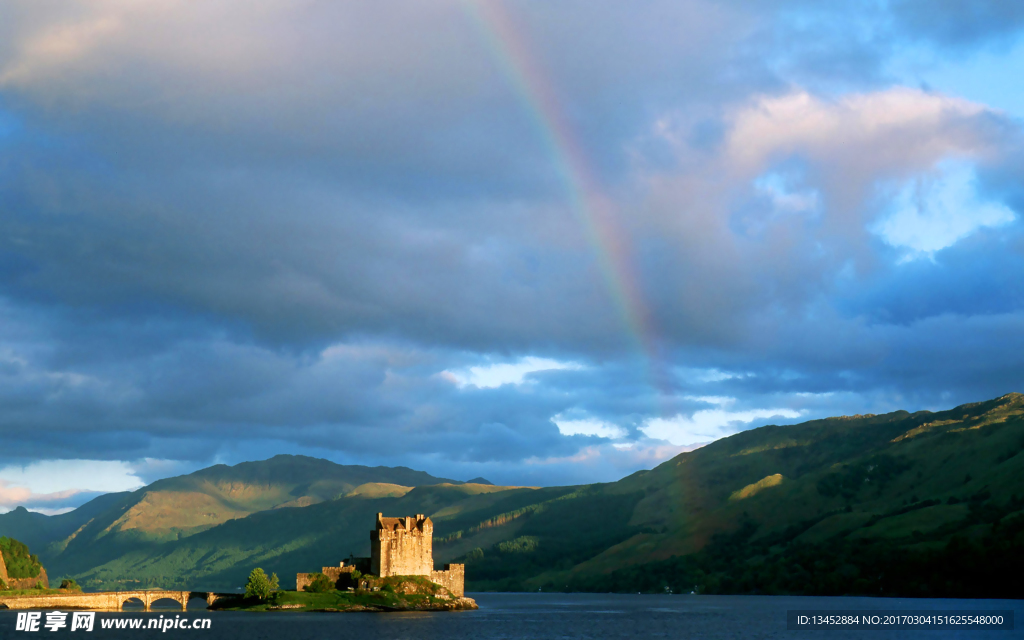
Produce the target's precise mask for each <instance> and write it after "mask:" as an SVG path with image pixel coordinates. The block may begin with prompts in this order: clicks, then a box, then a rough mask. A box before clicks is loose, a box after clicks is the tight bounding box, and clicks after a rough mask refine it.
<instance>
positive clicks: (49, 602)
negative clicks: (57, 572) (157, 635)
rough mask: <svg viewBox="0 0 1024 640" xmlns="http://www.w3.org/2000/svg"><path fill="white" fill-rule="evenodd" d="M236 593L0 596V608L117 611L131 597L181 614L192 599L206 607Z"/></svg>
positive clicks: (234, 595) (118, 592) (162, 592)
mask: <svg viewBox="0 0 1024 640" xmlns="http://www.w3.org/2000/svg"><path fill="white" fill-rule="evenodd" d="M238 597H240V594H237V593H212V592H207V591H161V590H153V591H150V590H145V591H100V592H96V593H55V594H47V595H26V596H0V609H99V610H103V611H120V610H121V609H123V608H124V605H125V604H126V603H127V602H128V601H129V600H132V599H133V598H134V599H135V600H138V601H139V602H141V603H142V605H143V606H144V607H145V608H146V611H149V608H150V606H151V605H152V604H153V603H154V602H156V601H157V600H173V601H175V602H177V603H178V604H180V605H181V610H182V611H184V610H185V609H186V607H187V606H188V601H189V600H191V599H192V598H202V599H203V600H205V601H206V604H207V606H209V605H211V604H213V603H214V602H215V601H217V600H219V599H221V598H238Z"/></svg>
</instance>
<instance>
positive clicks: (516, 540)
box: [0, 393, 1024, 595]
mask: <svg viewBox="0 0 1024 640" xmlns="http://www.w3.org/2000/svg"><path fill="white" fill-rule="evenodd" d="M1022 451H1024V396H1022V395H1021V394H1017V393H1013V394H1007V395H1004V396H1001V397H999V398H996V399H993V400H988V401H983V402H975V403H969V404H965V405H960V406H958V407H954V408H953V409H949V410H945V411H939V412H929V411H918V412H915V413H910V412H907V411H902V410H901V411H895V412H891V413H887V414H880V415H857V416H842V417H835V418H824V419H819V420H811V421H807V422H804V423H800V424H796V425H785V426H778V425H768V426H765V427H761V428H758V429H751V430H748V431H744V432H741V433H738V434H735V435H733V436H730V437H728V438H723V439H721V440H718V441H715V442H713V443H710V444H708V445H706V446H704V447H702V448H700V449H696V450H694V451H689V452H685V453H682V454H680V455H678V456H676V457H674V458H672V459H670V460H668V461H666V462H664V463H662V464H660V465H658V466H656V467H655V468H653V469H649V470H643V471H639V472H636V473H633V474H631V475H629V476H627V477H625V478H622V479H621V480H619V481H616V482H610V483H598V484H590V485H578V486H568V487H539V488H538V487H495V486H492V485H484V484H479V483H472V484H471V483H457V482H452V481H444V480H443V479H438V478H434V477H433V476H427V477H428V478H429V479H430V481H431V482H432V484H420V485H418V486H411V485H409V484H402V483H399V482H394V483H386V482H385V483H381V482H378V483H366V484H365V485H359V487H363V489H362V490H357V489H358V487H355V488H353V489H352V490H350V491H347V492H345V493H344V494H336V495H335V497H333V498H331V499H320V500H319V501H317V502H314V503H310V504H306V505H299V504H288V503H286V502H281V501H280V500H282V499H283V498H285V497H292V498H293V499H294V495H292V494H291V493H288V492H284V493H282V492H281V491H277V493H275V494H274V496H271V497H269V498H268V497H267V495H262V494H261V495H248V494H246V493H245V491H241V492H237V491H236V492H235V493H232V492H231V490H227V493H226V494H224V495H225V500H228V502H231V501H235V502H232V504H239V503H238V500H242V501H243V502H244V504H246V505H250V506H254V505H257V503H258V504H270V503H274V502H275V501H278V502H277V508H266V509H262V510H257V511H253V512H252V513H249V514H247V515H244V516H241V517H237V518H227V519H224V520H223V521H222V522H220V523H218V524H215V525H213V526H209V527H203V528H193V529H190V530H189V531H185V532H184V533H185V535H181V533H182V532H178V535H174V536H170V535H163V534H160V535H150V534H152V532H157V533H158V534H159V533H160V531H162V530H161V529H160V527H158V526H156V525H158V524H159V523H160V520H159V518H158V517H156V516H154V517H153V518H151V519H150V521H148V522H149V524H148V525H147V526H150V527H151V529H150V530H149V531H150V534H144V533H143V531H142V530H139V529H131V528H125V527H124V526H123V525H124V522H127V521H129V520H131V518H128V519H127V520H123V521H121V524H119V525H117V526H116V527H115V526H113V525H114V524H115V523H116V522H118V519H119V518H121V517H122V516H123V515H124V513H125V512H126V511H129V510H130V507H134V506H136V505H138V504H139V501H138V500H135V501H134V502H133V500H134V498H132V496H134V494H131V496H129V497H130V498H131V499H129V500H123V499H119V498H116V497H115V498H110V499H109V506H110V508H108V509H107V510H106V511H102V512H101V513H99V514H97V515H94V516H93V517H92V519H91V520H90V521H89V523H86V524H85V525H83V527H82V529H81V530H80V533H79V535H78V536H77V537H75V538H74V539H72V540H71V541H70V542H69V543H68V544H66V545H65V548H64V549H58V548H56V547H54V546H51V547H48V549H47V552H46V553H45V554H41V556H43V557H44V558H45V559H46V561H47V564H48V566H49V565H53V566H54V567H59V570H60V571H64V572H67V573H69V575H73V576H74V577H76V578H78V579H79V582H80V583H81V584H83V585H85V586H87V587H101V586H102V587H106V588H111V587H117V586H124V585H128V584H133V585H134V584H148V585H153V586H165V587H171V586H205V587H209V588H230V587H232V586H237V585H238V584H240V581H242V580H244V576H245V574H246V573H247V572H248V570H249V569H250V568H251V567H252V566H256V565H257V564H258V565H259V566H263V567H264V568H266V569H267V570H268V571H276V572H277V573H278V574H279V575H282V576H289V575H294V573H295V572H296V571H305V570H308V568H309V567H318V566H322V565H323V564H326V563H334V562H337V561H338V560H340V559H342V558H344V557H347V556H349V555H352V554H354V555H366V554H367V553H368V551H369V548H368V547H369V544H368V542H369V541H368V536H367V533H368V531H369V529H370V528H371V527H372V522H373V518H374V517H375V514H376V513H377V512H381V511H383V512H387V513H396V514H402V513H426V514H429V515H430V516H431V517H432V519H433V520H434V523H435V545H434V555H435V560H436V561H437V562H439V563H441V562H452V561H458V562H464V563H466V565H467V581H468V583H467V584H468V586H469V588H471V589H476V590H480V589H497V590H536V589H538V588H540V589H576V590H613V591H614V590H625V591H635V590H653V591H659V592H663V591H664V590H666V589H668V590H676V591H678V590H683V589H685V590H687V591H689V590H703V591H705V592H723V593H726V592H728V593H759V592H779V593H793V592H807V593H836V592H843V591H842V589H849V590H850V591H849V592H851V593H865V594H872V593H873V594H876V595H877V594H878V593H889V594H902V595H929V594H931V595H935V594H940V595H941V594H945V595H951V594H952V595H955V594H960V595H965V594H966V595H978V594H980V593H983V592H984V593H997V594H1005V593H1009V592H1013V593H1016V592H1014V591H1013V589H1015V588H1016V587H1012V586H1006V585H1003V584H1002V583H1000V582H999V578H998V576H992V575H984V576H981V575H980V574H979V575H978V576H974V577H973V578H971V579H970V580H967V581H966V582H964V581H963V580H959V579H958V578H957V576H956V575H952V576H951V575H945V574H942V575H940V574H935V575H931V574H927V571H926V570H925V569H927V567H928V566H930V565H929V564H928V563H926V562H924V560H921V559H922V558H930V557H932V556H934V557H936V558H939V557H944V556H942V555H941V554H943V553H947V549H949V548H950V545H954V546H956V545H961V547H962V548H963V549H967V550H968V551H964V552H963V553H966V554H968V555H970V554H974V555H973V556H971V557H975V558H982V556H983V554H984V553H988V551H985V548H986V545H988V547H991V548H992V549H1007V548H1009V549H1014V550H1017V551H1024V533H1022V534H1021V535H1020V537H1019V538H1017V537H1014V536H1017V533H1014V532H1015V531H1017V529H1015V527H1018V526H1019V527H1020V530H1021V531H1024V499H1021V498H1020V496H1022V495H1024V480H1022V478H1024V455H1020V454H1021V452H1022ZM299 462H300V463H301V462H304V461H303V460H300V461H299ZM244 464H253V465H257V467H258V466H259V465H260V464H261V463H244ZM315 464H319V463H314V465H315ZM331 464H333V463H331ZM210 469H215V467H211V468H210ZM246 469H249V468H246ZM253 469H256V467H253ZM206 471H207V470H203V472H197V474H198V475H197V476H196V477H195V478H192V479H191V480H187V481H185V480H180V479H167V481H166V482H165V481H160V482H163V483H164V484H162V485H159V486H157V485H158V483H154V484H153V485H150V486H151V487H153V486H157V488H158V489H159V491H157V492H156V493H161V492H164V493H167V492H171V489H175V490H180V492H181V493H186V494H187V493H188V492H189V491H191V490H194V489H196V488H197V486H198V487H200V488H202V487H204V486H206V485H203V484H202V483H203V482H206V481H207V480H209V478H210V477H211V476H217V474H218V473H223V471H222V470H221V471H216V472H213V471H210V472H209V473H206ZM293 471H296V470H294V469H293ZM406 471H410V472H411V471H412V470H406ZM296 472H297V473H299V472H298V471H296ZM303 473H305V474H306V475H302V474H303ZM396 473H397V472H396ZM413 473H422V472H413ZM191 475H196V474H191ZM424 475H425V476H426V475H427V474H424ZM220 477H221V478H222V479H223V476H220ZM247 477H249V476H247ZM251 477H252V478H259V477H262V476H260V475H259V474H256V475H254V476H251ZM299 477H308V472H301V473H299V475H298V476H295V477H292V478H291V479H292V480H295V479H296V478H299ZM354 477H355V476H353V478H354ZM360 477H361V476H360ZM417 477H422V476H417ZM197 478H198V480H197ZM434 481H436V482H434ZM197 482H199V483H200V484H198V485H197V484H196V483H197ZM271 484H273V483H271ZM284 484H286V485H288V486H291V487H292V491H294V492H295V494H302V495H303V496H313V497H319V496H321V495H326V494H325V493H324V492H325V491H326V490H327V489H328V488H330V487H332V486H333V485H330V484H329V483H328V484H327V485H323V486H320V487H318V488H316V489H313V488H311V486H306V485H301V483H300V484H295V483H291V484H289V483H284ZM385 485H387V486H385ZM261 486H263V485H261ZM267 486H269V485H267ZM274 486H283V485H282V483H280V482H279V483H277V484H274ZM140 491H142V490H140ZM275 491H276V490H275ZM222 493H223V492H222ZM257 493H260V492H257ZM271 493H273V492H271ZM189 495H191V494H189ZM328 497H329V496H328ZM245 501H248V502H245ZM90 504H91V503H90ZM165 504H169V503H165ZM196 504H198V503H196ZM186 506H187V505H186ZM243 506H244V505H243ZM146 508H148V509H150V511H152V510H153V509H154V507H152V505H148V504H147V505H146ZM178 508H181V509H184V508H185V507H184V506H182V507H178ZM94 510H95V509H94ZM119 510H120V511H119ZM72 513H74V512H72ZM65 515H67V514H65ZM21 516H22V517H23V516H24V514H21ZM79 520H81V517H79ZM70 522H71V520H68V521H67V522H65V523H64V524H63V525H62V526H65V527H67V526H68V524H69V523H70ZM190 522H191V521H190ZM154 523H155V524H154ZM5 526H6V525H5V520H4V516H0V534H4V533H5V532H6V529H5ZM147 535H148V537H147ZM161 536H162V537H161ZM858 549H859V550H860V551H859V554H860V555H859V556H858V553H855V552H854V551H852V550H858ZM979 549H981V550H979ZM755 551H756V553H755ZM1017 551H1015V552H1017ZM993 553H995V552H994V551H993ZM1000 553H1002V552H1000ZM801 554H803V555H801ZM808 554H810V555H808ZM929 554H932V555H929ZM979 554H981V555H979ZM1018 556H1020V557H1024V553H1018ZM986 558H987V556H986ZM837 559H842V563H841V564H839V565H835V563H836V562H839V560H837ZM880 559H884V562H883V560H880ZM915 559H916V560H915ZM911 560H913V561H914V562H918V565H914V567H915V568H914V569H913V570H914V571H915V572H917V573H919V574H921V575H926V574H927V575H930V577H928V578H927V579H922V580H921V581H919V582H914V583H903V582H893V581H892V580H891V579H888V578H887V579H886V580H888V581H886V580H882V579H881V578H879V576H878V575H877V574H880V573H884V571H883V570H882V569H879V567H884V566H886V565H885V563H888V565H891V566H897V565H898V564H899V563H900V562H910V561H911ZM988 560H989V561H991V564H992V566H1000V565H999V563H1002V565H1003V566H1016V565H1014V562H1017V563H1018V564H1019V563H1020V561H1019V560H1014V559H1013V557H1006V558H1004V557H1002V556H1000V557H999V558H988ZM872 563H875V564H872ZM879 563H882V564H879ZM832 565H835V566H832ZM808 566H810V567H811V568H810V569H808ZM815 566H822V567H825V566H829V567H831V568H830V569H829V570H828V571H826V570H824V569H822V570H821V571H818V570H816V569H814V568H813V567H815ZM793 567H799V568H800V569H801V571H803V572H805V573H806V574H807V575H804V574H800V573H799V572H797V574H799V575H798V576H797V577H794V576H795V575H797V574H793V575H790V574H791V573H792V571H795V569H793ZM921 567H925V569H922V568H921ZM791 569H792V571H791ZM1022 569H1024V568H1022ZM908 570H909V569H908ZM843 572H846V573H845V574H843ZM933 573H934V571H933ZM840 574H843V575H847V574H848V575H847V578H848V579H844V580H840V581H838V582H837V581H836V580H835V579H834V576H835V575H840ZM964 575H968V574H967V573H965V574H964ZM970 575H974V574H970ZM285 580H287V578H285ZM965 580H966V579H965ZM961 583H962V584H961ZM285 584H286V585H287V582H286V583H285ZM800 585H804V586H800ZM950 585H953V586H950ZM986 585H989V586H986ZM991 585H996V586H991ZM801 589H803V590H804V591H801ZM986 589H988V591H985V590H986ZM993 589H994V590H995V591H993ZM837 590H838V591H837Z"/></svg>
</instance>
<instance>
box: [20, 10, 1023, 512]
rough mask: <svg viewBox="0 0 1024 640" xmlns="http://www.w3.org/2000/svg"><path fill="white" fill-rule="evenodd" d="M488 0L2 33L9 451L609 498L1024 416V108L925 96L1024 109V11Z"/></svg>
mask: <svg viewBox="0 0 1024 640" xmlns="http://www.w3.org/2000/svg"><path fill="white" fill-rule="evenodd" d="M481 1H482V0H467V1H465V2H462V1H460V2H432V3H421V2H399V3H398V4H394V3H392V4H391V5H389V7H388V9H387V11H385V10H384V9H383V8H382V7H381V6H380V4H379V3H372V2H347V3H341V4H329V3H328V4H324V3H299V4H296V3H286V2H264V3H260V4H259V5H255V6H254V5H251V4H244V3H238V2H234V1H227V0H224V1H218V2H208V3H202V4H201V5H199V4H197V5H188V6H182V5H180V4H179V3H169V2H149V3H145V4H139V3H134V2H126V1H123V0H104V1H101V2H62V3H49V2H30V1H27V0H26V1H24V2H11V3H7V4H6V5H5V6H4V8H3V9H0V13H2V15H0V432H2V433H3V435H4V442H5V447H4V450H3V451H2V452H0V461H3V462H6V463H9V464H29V463H39V462H42V461H47V460H68V459H81V460H105V461H110V462H111V463H112V464H128V465H133V466H132V467H131V468H133V469H137V470H138V471H137V474H138V475H137V476H134V477H138V478H141V479H142V480H145V481H148V480H151V479H153V478H155V477H159V476H160V475H162V474H167V473H172V472H179V471H182V470H190V469H193V468H197V467H199V466H202V465H205V464H209V463H212V462H217V461H226V462H237V461H240V460H243V459H255V458H263V457H267V456H269V455H272V454H273V453H277V452H282V451H287V452H296V453H308V454H313V455H322V456H325V457H329V458H331V459H334V460H337V461H339V462H351V463H360V464H405V465H409V466H413V467H417V468H422V469H425V470H427V471H431V472H433V473H436V474H439V475H445V476H449V477H452V476H455V477H467V478H468V477H473V476H478V475H483V476H485V477H487V478H489V479H491V480H492V481H495V482H508V483H516V484H549V483H560V482H583V481H593V480H610V479H615V478H617V477H620V476H621V475H624V474H626V473H629V472H631V471H633V470H635V469H637V468H641V467H645V466H650V465H653V464H656V463H657V462H658V461H660V460H663V459H665V458H667V457H668V456H670V455H673V454H674V453H676V452H678V451H680V450H682V449H683V448H685V447H687V446H692V445H694V444H697V443H701V442H706V441H708V440H710V439H714V438H716V437H721V436H723V435H728V434H729V433H732V432H734V431H736V430H739V429H745V428H750V427H754V426H758V425H761V424H765V423H768V422H792V421H797V420H801V419H809V418H813V417H820V416H826V415H837V414H845V413H865V412H880V411H887V410H892V409H896V408H907V409H919V408H940V407H947V406H950V405H953V404H956V403H960V402H965V401H971V400H978V399H982V398H988V397H994V396H997V395H1000V394H1002V393H1005V392H1007V391H1011V390H1019V389H1020V388H1021V387H1022V373H1024V371H1022V368H1021V365H1020V364H1019V363H1018V362H1017V361H1016V359H1015V358H1013V357H1012V355H1011V354H1013V353H1016V352H1018V351H1017V350H1018V349H1019V348H1020V347H1021V346H1024V345H1022V343H1024V335H1022V331H1021V327H1022V326H1024V325H1022V320H1024V315H1022V310H1021V300H1024V296H1022V294H1024V291H1021V288H1022V285H1021V284H1020V283H1021V282H1024V279H1022V278H1020V277H1019V276H1020V275H1021V274H1022V266H1024V265H1022V261H1021V256H1022V248H1024V240H1022V235H1021V221H1020V212H1021V210H1022V206H1024V193H1022V189H1021V186H1022V175H1021V170H1020V167H1021V166H1024V165H1022V163H1021V159H1022V153H1024V145H1022V140H1021V124H1020V123H1021V118H1022V117H1024V112H1012V111H1007V110H1006V109H1005V106H1000V107H996V106H993V105H991V104H988V103H987V102H986V99H985V98H984V97H979V95H977V94H975V93H974V92H973V91H972V90H971V88H970V87H969V86H968V85H967V84H964V85H963V86H964V91H962V92H958V90H957V87H958V86H959V85H957V82H955V81H952V80H951V81H950V82H949V83H947V84H946V85H944V86H943V87H942V88H941V89H936V88H935V87H932V86H930V84H929V83H928V82H927V81H926V80H927V78H933V77H944V78H954V77H955V74H952V72H951V71H950V70H951V69H954V67H956V65H958V64H962V61H963V60H964V59H966V58H967V57H970V56H976V55H982V54H983V55H984V56H988V58H985V59H991V60H993V61H995V62H993V63H991V64H989V65H988V66H987V67H986V72H987V73H989V74H991V77H992V79H993V81H994V82H996V84H995V85H994V86H999V85H998V82H999V81H1002V82H1003V83H1004V84H1005V85H1006V86H1007V87H1008V88H1007V91H1011V90H1012V86H1011V85H1013V83H1014V82H1015V78H1011V77H1004V78H1001V77H1000V75H999V74H1000V71H999V69H1000V68H1004V67H1002V66H1001V65H1002V64H1003V63H1006V66H1005V68H1007V69H1012V68H1014V67H1013V64H1012V63H1014V61H1015V60H1016V58H1015V56H1019V55H1020V52H1021V51H1024V48H1022V47H1019V46H1018V43H1019V40H1020V31H1021V29H1022V28H1024V14H1022V13H1021V12H1019V11H1017V10H1016V9H1012V8H1011V6H1012V5H1011V4H1010V3H998V2H991V3H985V2H982V3H978V2H971V3H967V2H958V1H957V2H953V1H951V2H938V3H936V2H927V3H925V2H910V1H902V2H900V1H894V2H891V3H879V4H877V5H872V6H871V7H867V8H866V7H864V6H863V5H862V4H861V3H828V5H827V6H824V5H821V3H803V2H781V1H780V2H757V3H753V2H740V3H732V4H729V5H722V4H721V3H708V2H701V1H688V2H650V3H645V4H644V5H643V6H629V5H622V4H620V3H605V2H597V3H594V2H587V3H581V2H580V3H578V2H563V3H555V4H552V3H542V2H525V3H503V2H502V3H492V4H491V5H490V6H484V5H480V4H477V2H481ZM580 15H586V16H587V20H580V19H579V16H580ZM1000 56H1002V57H1000ZM979 59H980V58H979ZM997 62H998V63H999V64H997ZM943 74H945V75H943ZM989 85H990V86H993V85H992V83H989ZM999 102H1000V104H1001V105H1005V104H1013V101H1012V100H1010V99H1008V100H1006V101H1001V100H1000V101H999ZM1022 109H1024V105H1022ZM572 141H575V143H574V144H570V142H572ZM580 194H582V196H583V197H582V199H581V196H580ZM595 229H597V233H596V235H595V231H594V230H595ZM147 460H149V461H152V460H161V461H163V462H161V463H159V464H156V463H150V462H146V461H147ZM0 477H2V476H0ZM29 484H30V483H29ZM29 484H25V485H19V486H20V487H21V489H18V491H20V490H22V489H24V490H28V491H30V493H32V495H35V496H40V495H43V494H46V493H52V492H46V491H42V490H39V489H34V488H32V487H31V486H29ZM12 486H13V485H12ZM60 490H62V491H63V490H82V491H85V490H98V489H96V488H94V487H84V486H81V487H79V486H76V485H74V484H73V483H72V484H69V485H68V486H67V487H65V488H63V489H60ZM3 491H4V492H5V493H4V495H5V496H7V495H8V494H10V496H14V493H11V492H12V491H15V490H14V489H12V488H10V487H8V486H7V485H4V489H3ZM15 497H16V496H15ZM15 497H11V498H10V499H11V500H14V499H15ZM4 500H5V502H3V503H2V504H5V505H6V504H8V502H9V500H7V498H5V499H4ZM25 500H37V501H42V500H43V499H42V498H33V497H32V496H29V497H26V498H25Z"/></svg>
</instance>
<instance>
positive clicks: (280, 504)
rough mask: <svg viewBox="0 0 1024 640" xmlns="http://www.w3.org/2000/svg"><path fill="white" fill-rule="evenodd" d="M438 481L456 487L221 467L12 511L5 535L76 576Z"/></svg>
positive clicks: (356, 472)
mask: <svg viewBox="0 0 1024 640" xmlns="http://www.w3.org/2000/svg"><path fill="white" fill-rule="evenodd" d="M441 482H449V483H457V481H454V480H446V479H443V478H435V477H434V476H431V475H429V474H427V473H424V472H422V471H414V470H412V469H408V468H405V467H365V466H357V465H339V464H335V463H333V462H329V461H327V460H320V459H317V458H309V457H305V456H286V455H281V456H276V457H274V458H271V459H270V460H264V461H260V462H246V463H242V464H238V465H235V466H227V465H216V466H213V467H209V468H207V469H202V470H200V471H197V472H195V473H192V474H189V475H185V476H179V477H175V478H168V479H165V480H159V481H157V482H154V483H153V484H151V485H149V486H147V487H144V488H142V489H139V490H138V491H134V492H125V493H117V494H108V495H104V496H100V497H98V498H96V499H94V500H92V501H90V502H89V503H86V504H85V505H82V506H81V507H79V508H78V509H75V510H74V511H72V512H69V513H66V514H62V515H59V516H50V517H48V516H44V515H42V514H38V513H32V512H29V511H26V510H25V509H23V508H19V509H15V510H14V511H12V512H10V513H7V514H2V515H0V535H10V536H17V537H18V538H19V539H21V540H25V541H26V542H27V543H28V544H30V545H31V546H32V548H34V549H39V550H40V556H41V557H42V558H43V559H44V561H45V562H46V564H47V566H50V567H52V568H53V569H54V570H56V571H57V573H58V574H79V573H82V572H83V571H85V570H86V569H88V568H92V567H98V566H103V565H105V564H107V563H108V562H116V561H118V559H120V558H121V557H122V556H123V555H125V554H130V555H133V556H138V555H145V554H149V553H157V551H155V550H156V549H162V548H163V545H165V544H166V543H169V542H176V541H178V540H182V539H185V538H188V537H189V536H191V535H195V534H196V533H199V532H202V531H205V530H207V529H210V528H212V527H216V526H218V525H221V524H224V523H226V522H230V521H232V520H235V519H238V518H245V517H246V516H248V515H250V514H253V513H257V512H260V511H265V510H269V509H276V508H287V507H302V506H309V505H314V504H319V503H322V502H324V501H327V500H334V499H336V498H339V497H341V496H344V495H347V494H350V493H356V494H359V493H363V494H368V495H376V494H379V495H400V494H401V493H402V492H403V491H407V490H408V486H410V485H415V484H436V483H441ZM387 488H390V489H387ZM381 492H383V493H381ZM132 579H134V578H132Z"/></svg>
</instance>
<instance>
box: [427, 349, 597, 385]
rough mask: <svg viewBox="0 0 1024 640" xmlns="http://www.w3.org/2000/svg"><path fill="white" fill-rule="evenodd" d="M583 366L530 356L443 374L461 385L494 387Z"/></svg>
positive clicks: (519, 382)
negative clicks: (539, 374)
mask: <svg viewBox="0 0 1024 640" xmlns="http://www.w3.org/2000/svg"><path fill="white" fill-rule="evenodd" d="M582 368H583V367H582V366H581V365H579V364H577V363H575V362H560V361H558V360H551V359H549V358H537V357H534V356H528V357H526V358H523V359H521V360H519V361H518V362H501V363H494V364H488V365H483V366H478V367H469V368H467V369H461V370H455V371H444V372H442V375H444V376H445V377H446V378H447V377H450V379H452V380H454V381H455V383H456V384H457V385H458V386H460V387H465V386H468V385H473V386H475V387H480V388H487V389H494V388H497V387H500V386H501V385H504V384H523V382H526V381H527V380H526V376H527V375H529V374H531V373H536V372H538V371H555V370H564V369H568V370H578V369H582Z"/></svg>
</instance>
